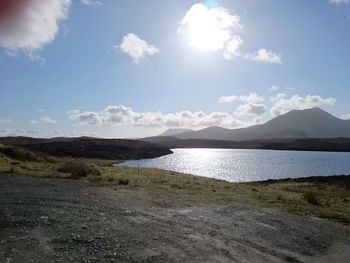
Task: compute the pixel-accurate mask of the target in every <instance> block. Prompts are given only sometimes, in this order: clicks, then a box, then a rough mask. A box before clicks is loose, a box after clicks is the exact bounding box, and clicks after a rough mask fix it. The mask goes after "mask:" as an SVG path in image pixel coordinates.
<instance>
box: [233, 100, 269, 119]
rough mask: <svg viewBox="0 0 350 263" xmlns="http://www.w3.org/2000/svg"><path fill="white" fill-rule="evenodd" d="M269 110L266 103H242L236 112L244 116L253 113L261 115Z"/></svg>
mask: <svg viewBox="0 0 350 263" xmlns="http://www.w3.org/2000/svg"><path fill="white" fill-rule="evenodd" d="M266 112H267V107H266V106H265V105H264V104H250V103H246V104H242V105H240V106H239V107H238V108H237V110H236V111H235V112H234V114H235V115H238V116H243V115H253V116H258V117H259V116H261V115H264V114H265V113H266Z"/></svg>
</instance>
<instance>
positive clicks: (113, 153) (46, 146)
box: [0, 137, 172, 160]
mask: <svg viewBox="0 0 350 263" xmlns="http://www.w3.org/2000/svg"><path fill="white" fill-rule="evenodd" d="M0 143H2V144H4V145H11V146H19V147H21V148H24V149H27V150H30V151H36V152H39V153H45V154H48V155H53V156H70V157H75V158H97V159H109V160H115V159H118V160H129V159H147V158H155V157H159V156H163V155H167V154H171V153H172V151H170V150H169V149H168V148H167V147H165V146H160V145H155V144H152V143H149V142H144V141H138V140H123V139H97V138H88V137H80V138H53V139H35V138H29V137H3V138H0Z"/></svg>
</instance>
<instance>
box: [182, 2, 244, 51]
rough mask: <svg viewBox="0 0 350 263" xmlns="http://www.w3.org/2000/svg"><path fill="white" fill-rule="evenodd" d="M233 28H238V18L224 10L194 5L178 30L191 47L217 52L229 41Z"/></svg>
mask: <svg viewBox="0 0 350 263" xmlns="http://www.w3.org/2000/svg"><path fill="white" fill-rule="evenodd" d="M235 27H240V25H239V17H237V16H234V15H231V14H230V13H229V12H228V11H227V10H226V9H224V8H221V7H217V8H208V6H206V5H204V4H196V5H193V6H192V8H191V9H190V10H189V11H188V12H187V13H186V16H185V17H184V18H183V20H182V21H181V26H180V29H179V30H180V32H182V31H183V32H185V33H186V34H187V37H188V40H189V45H190V46H191V47H195V48H199V49H205V50H219V49H222V48H223V47H224V45H225V43H226V42H227V41H228V40H230V38H231V30H232V29H233V28H235Z"/></svg>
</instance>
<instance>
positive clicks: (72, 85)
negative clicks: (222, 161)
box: [0, 0, 350, 138]
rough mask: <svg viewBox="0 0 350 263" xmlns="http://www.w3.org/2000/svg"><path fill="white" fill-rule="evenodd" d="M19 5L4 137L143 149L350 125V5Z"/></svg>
mask: <svg viewBox="0 0 350 263" xmlns="http://www.w3.org/2000/svg"><path fill="white" fill-rule="evenodd" d="M8 2H10V1H8ZM10 3H11V4H10ZM10 3H6V2H5V3H0V91H1V93H0V136H18V135H23V136H32V137H57V136H97V137H106V138H116V137H118V138H136V137H146V136H151V135H157V134H159V133H161V132H163V131H164V130H166V129H168V128H190V129H195V130H197V129H201V128H205V127H208V126H221V127H226V128H240V127H246V126H249V125H254V124H260V123H264V122H266V121H268V120H270V119H272V118H274V117H276V116H278V115H281V114H283V113H286V112H288V111H290V110H294V109H307V108H312V107H321V108H323V109H325V110H327V111H328V112H330V113H332V114H333V115H335V116H337V117H338V118H342V119H350V106H349V101H350V78H349V76H350V51H349V47H350V0H315V1H306V0H286V1H276V0H264V1H261V0H259V1H258V0H255V1H254V0H245V1H242V0H206V1H199V0H197V1H190V0H187V1H180V0H176V1H175V0H172V1H171V0H147V1H139V0H118V1H117V0H105V1H102V0H101V1H92V0H51V1H47V0H14V1H11V2H10Z"/></svg>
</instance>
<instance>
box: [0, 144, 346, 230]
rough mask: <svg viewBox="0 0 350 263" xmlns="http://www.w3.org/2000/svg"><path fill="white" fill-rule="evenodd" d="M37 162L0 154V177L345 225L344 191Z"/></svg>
mask: <svg viewBox="0 0 350 263" xmlns="http://www.w3.org/2000/svg"><path fill="white" fill-rule="evenodd" d="M1 147H4V146H1V145H0V148H1ZM15 152H16V151H15ZM32 154H34V155H35V153H32ZM32 157H33V156H32ZM37 157H41V158H42V156H40V155H39V156H34V157H33V158H30V160H26V161H23V160H18V159H16V156H11V157H10V156H8V155H5V154H4V153H3V151H0V172H11V173H16V174H24V175H32V176H38V177H60V178H67V177H68V178H69V177H71V178H80V177H86V178H87V180H89V181H90V182H91V183H93V184H96V185H99V186H108V187H112V188H114V189H116V190H118V189H120V188H126V189H129V190H133V189H141V190H144V191H147V192H148V193H149V195H150V196H151V197H152V198H153V199H152V200H157V197H166V198H172V199H174V200H177V201H179V202H186V203H193V202H201V203H207V204H226V203H229V202H241V203H248V204H251V205H253V206H257V207H266V208H276V209H280V210H283V211H285V212H288V213H292V214H296V215H301V216H311V215H313V216H317V217H322V218H327V219H330V220H332V221H336V222H340V223H343V224H349V223H350V189H349V188H346V186H341V185H336V184H327V183H325V182H320V183H308V182H295V181H277V182H274V183H266V182H265V183H259V182H257V183H230V182H226V181H222V180H215V179H210V178H205V177H199V176H192V175H186V174H181V173H176V172H171V171H164V170H159V169H152V168H128V167H114V166H112V164H113V163H116V162H117V161H109V160H108V161H107V160H96V159H88V160H87V159H71V158H54V157H48V158H44V159H41V161H33V160H35V159H36V158H37Z"/></svg>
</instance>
